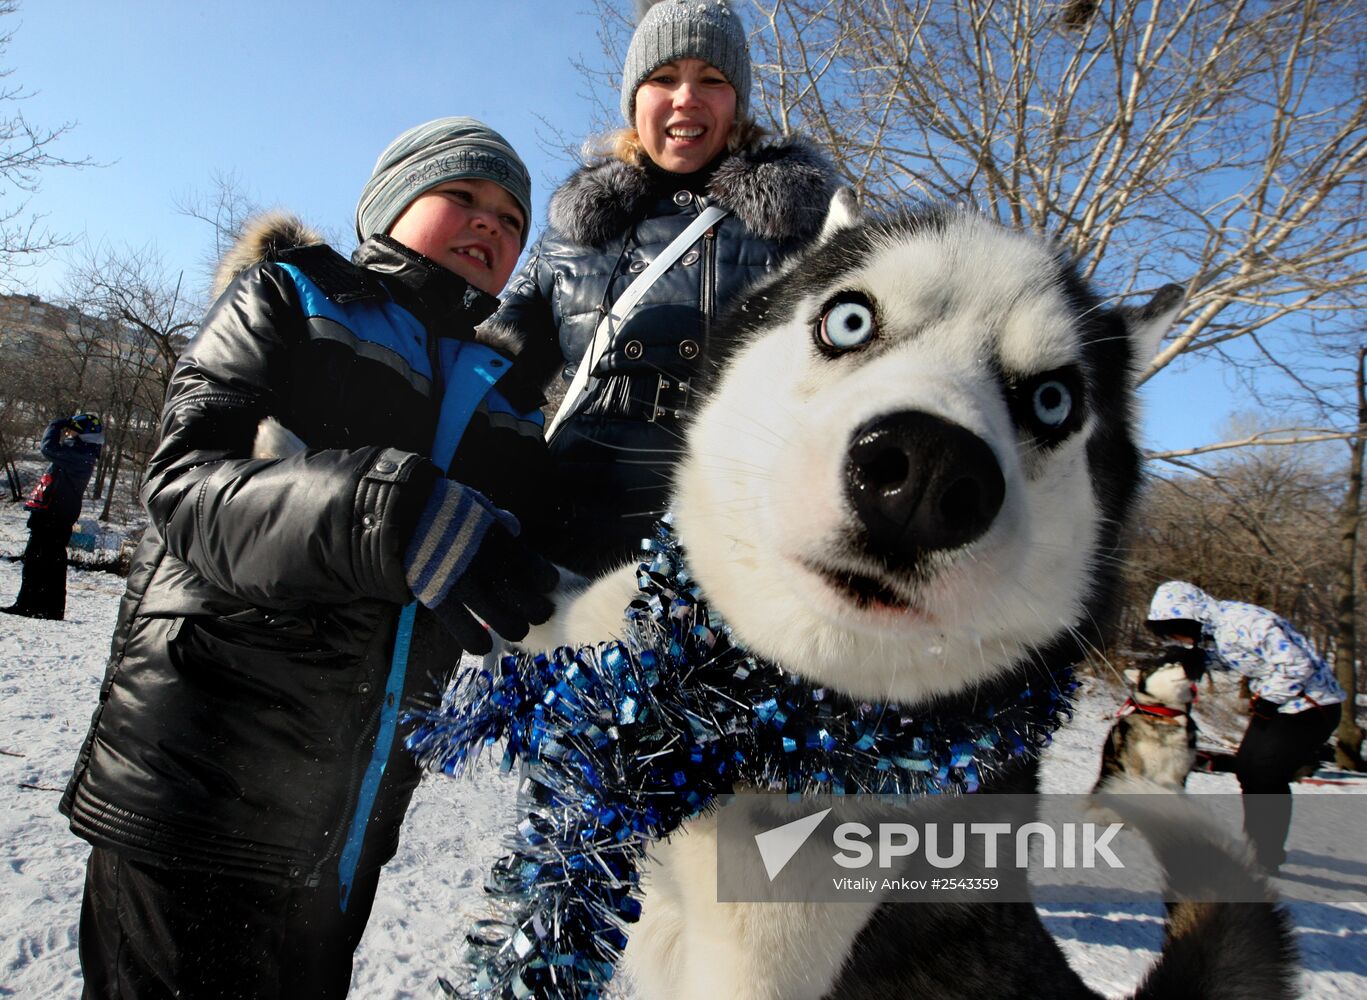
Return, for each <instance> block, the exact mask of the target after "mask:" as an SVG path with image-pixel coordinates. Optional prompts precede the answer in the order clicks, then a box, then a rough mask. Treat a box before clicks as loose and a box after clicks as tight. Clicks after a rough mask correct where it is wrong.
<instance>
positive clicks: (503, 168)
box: [356, 118, 532, 246]
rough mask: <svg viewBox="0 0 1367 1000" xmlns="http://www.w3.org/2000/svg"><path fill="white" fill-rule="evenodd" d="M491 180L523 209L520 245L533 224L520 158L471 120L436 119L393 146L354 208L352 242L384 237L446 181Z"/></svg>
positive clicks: (528, 184) (378, 163) (528, 185)
mask: <svg viewBox="0 0 1367 1000" xmlns="http://www.w3.org/2000/svg"><path fill="white" fill-rule="evenodd" d="M466 178H474V179H477V180H486V181H493V182H494V183H495V184H497V185H498V186H499V187H501V188H503V189H504V190H505V191H507V192H508V193H509V194H510V195H512V196H513V198H514V199H516V201H517V203H518V204H519V205H521V206H522V213H523V216H524V217H525V225H523V227H522V245H523V246H526V245H527V234H528V232H530V230H531V222H532V178H531V175H530V174H529V173H527V167H526V165H525V164H523V162H522V160H521V158H520V157H519V156H518V155H517V153H516V152H515V151H514V150H513V147H512V146H511V145H509V143H508V140H507V139H505V138H503V136H501V135H499V134H498V133H497V132H495V131H494V130H493V129H491V128H490V127H489V126H488V125H485V124H484V123H483V122H482V121H479V120H477V119H474V118H438V119H436V120H435V121H430V122H427V123H426V124H423V125H418V126H416V127H414V128H411V129H409V130H408V131H407V132H405V133H403V135H401V136H399V137H398V138H397V139H395V140H394V141H393V142H391V143H390V144H389V145H388V146H387V147H386V148H385V151H384V152H383V153H381V154H380V158H379V159H378V160H376V161H375V169H374V170H373V171H372V172H371V174H370V180H369V181H367V182H366V186H365V189H364V190H362V191H361V200H360V201H359V202H357V203H356V238H357V239H361V240H364V239H365V238H367V237H368V236H373V235H375V234H376V233H387V232H389V227H390V226H392V225H394V222H395V221H396V220H397V219H398V218H399V216H400V215H402V214H403V210H404V209H406V208H407V207H408V206H409V205H410V204H411V203H412V201H413V199H415V198H417V197H418V196H419V195H421V194H423V193H424V192H426V191H430V190H431V189H432V188H434V187H436V186H437V185H438V184H445V183H446V182H447V181H455V180H463V179H466Z"/></svg>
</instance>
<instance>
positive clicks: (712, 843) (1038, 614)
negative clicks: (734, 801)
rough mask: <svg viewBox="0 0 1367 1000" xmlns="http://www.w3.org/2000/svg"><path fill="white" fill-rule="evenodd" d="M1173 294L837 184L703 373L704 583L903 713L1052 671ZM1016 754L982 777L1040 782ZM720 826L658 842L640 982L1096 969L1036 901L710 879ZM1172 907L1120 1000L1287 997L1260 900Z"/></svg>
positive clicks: (877, 989) (897, 983) (791, 987)
mask: <svg viewBox="0 0 1367 1000" xmlns="http://www.w3.org/2000/svg"><path fill="white" fill-rule="evenodd" d="M1181 302H1182V293H1181V291H1180V289H1177V288H1176V287H1175V286H1167V287H1166V288H1164V289H1163V290H1162V291H1160V292H1159V293H1158V294H1157V295H1156V296H1155V297H1154V298H1153V300H1152V301H1151V302H1149V303H1148V304H1147V305H1146V306H1144V307H1143V308H1140V309H1138V310H1113V309H1108V308H1105V307H1104V306H1103V304H1102V303H1101V302H1100V301H1099V300H1098V298H1097V297H1096V296H1095V295H1094V294H1093V293H1092V292H1091V291H1090V290H1089V289H1088V288H1087V286H1086V285H1085V284H1084V283H1083V281H1082V280H1081V279H1080V278H1079V277H1078V275H1077V274H1076V272H1075V271H1074V269H1073V268H1072V267H1071V266H1070V265H1069V264H1068V263H1067V262H1066V261H1065V260H1064V259H1062V257H1061V255H1060V253H1059V252H1058V251H1057V250H1056V249H1054V248H1052V247H1050V246H1048V245H1045V244H1044V243H1042V242H1041V241H1040V240H1038V239H1037V238H1034V237H1031V236H1028V235H1025V234H1022V233H1018V232H1013V231H1009V230H1006V229H1004V228H1001V227H999V226H997V225H995V224H992V223H991V222H989V221H987V220H985V219H983V218H981V217H979V216H977V215H975V214H972V213H969V212H966V211H959V210H931V211H926V212H922V213H918V214H911V215H906V216H903V217H899V218H895V219H888V220H881V221H865V220H863V219H862V218H861V217H860V216H859V215H858V213H857V210H856V209H855V207H854V205H853V201H852V200H851V199H850V198H849V196H848V195H847V194H842V195H839V196H837V198H836V200H835V202H834V203H833V204H832V207H831V211H830V214H829V216H828V219H827V222H826V226H825V229H824V230H823V233H822V235H821V237H820V238H819V239H818V240H817V241H816V242H815V244H814V245H813V246H811V247H810V248H809V249H808V250H806V251H805V252H803V253H802V254H800V255H799V256H798V257H796V258H795V259H793V260H792V261H790V262H789V263H788V264H787V265H786V266H785V267H784V268H783V269H782V270H781V271H780V272H779V273H777V274H776V275H775V276H773V277H772V278H771V279H768V280H767V281H765V282H763V283H762V284H760V285H759V286H758V287H756V288H755V289H754V290H753V291H752V292H751V293H750V294H749V295H748V296H747V297H746V298H745V300H744V301H743V302H742V303H741V304H739V306H738V308H737V309H736V310H735V311H733V312H732V313H731V314H730V316H729V318H727V319H725V320H724V321H723V325H724V328H725V329H726V332H727V337H726V338H725V343H726V344H727V345H729V346H728V347H727V348H726V349H725V350H726V351H727V356H726V357H724V358H719V359H718V362H717V364H716V367H715V370H714V371H713V372H712V374H711V375H710V376H708V377H707V379H706V382H705V384H704V385H702V386H698V387H697V388H698V389H699V390H700V392H699V395H700V396H701V398H702V399H703V402H702V404H701V406H700V407H699V408H698V409H697V411H696V412H695V414H694V415H693V417H692V419H691V421H690V423H689V426H688V427H687V430H686V439H685V454H684V457H683V459H682V461H681V464H680V467H679V469H678V472H677V476H676V480H675V484H674V507H673V512H674V524H675V528H676V533H677V536H678V538H679V540H680V542H681V544H682V546H683V549H684V551H685V553H686V555H687V559H688V564H689V569H690V572H691V573H692V576H693V578H694V579H695V580H696V581H697V583H698V584H699V586H700V587H701V590H702V592H703V593H704V594H705V596H706V599H707V601H708V604H709V606H710V607H711V608H713V609H714V610H715V611H717V612H719V613H720V615H721V617H722V618H723V619H724V620H725V621H726V622H727V623H728V624H729V626H730V628H731V631H732V637H733V639H734V640H735V641H736V642H738V643H740V644H742V645H744V646H745V647H746V648H747V649H748V650H749V651H750V652H752V653H754V654H755V655H757V656H760V657H763V658H765V659H767V660H770V661H772V662H774V663H776V664H779V665H780V666H782V667H784V668H785V669H786V670H788V671H790V672H793V673H796V674H798V675H800V676H801V677H803V678H804V679H806V680H807V681H809V682H811V683H812V684H815V685H820V686H823V687H826V688H828V689H832V690H834V691H837V692H842V693H844V694H845V695H848V696H851V697H853V698H856V699H869V700H884V701H889V702H894V703H896V704H898V705H899V706H903V707H904V708H905V709H906V710H909V711H913V712H914V711H915V709H916V706H929V705H930V704H932V703H933V704H934V705H936V706H937V707H946V706H948V707H951V708H960V709H962V710H963V711H965V712H967V711H971V710H972V708H973V707H974V706H976V705H978V704H979V703H980V702H988V701H990V698H991V697H992V696H993V694H994V692H1000V691H1019V690H1020V689H1021V688H1022V687H1024V686H1025V684H1026V683H1027V682H1028V680H1029V679H1035V680H1036V681H1037V682H1042V683H1047V682H1048V677H1049V669H1050V668H1054V669H1056V668H1058V667H1061V666H1063V665H1066V664H1068V663H1072V662H1076V661H1077V660H1078V659H1080V658H1081V653H1082V650H1083V648H1084V647H1085V646H1087V645H1088V644H1090V643H1092V642H1095V641H1098V639H1099V636H1097V634H1096V630H1097V628H1098V627H1099V625H1098V623H1099V622H1102V621H1103V620H1104V619H1105V617H1106V611H1107V608H1108V604H1109V603H1110V600H1111V595H1112V591H1113V585H1114V581H1115V575H1116V569H1117V562H1118V556H1119V547H1120V541H1119V535H1120V532H1121V530H1122V528H1123V526H1124V524H1125V521H1126V519H1127V517H1128V515H1129V511H1130V508H1131V504H1132V501H1133V499H1134V496H1135V492H1136V489H1137V486H1138V483H1139V478H1140V461H1139V455H1138V451H1137V449H1136V447H1135V445H1134V442H1133V437H1132V428H1131V424H1132V399H1133V388H1134V379H1135V373H1136V371H1137V370H1138V369H1139V368H1140V366H1141V365H1142V362H1143V361H1144V360H1145V359H1147V358H1149V357H1151V356H1152V355H1153V353H1154V351H1155V350H1156V348H1157V344H1158V342H1159V340H1160V339H1161V337H1162V335H1163V333H1164V332H1165V330H1166V329H1167V327H1168V325H1169V323H1170V322H1171V320H1172V318H1173V317H1174V316H1175V314H1176V312H1177V310H1178V309H1179V308H1180V306H1181ZM634 590H635V587H634V583H633V575H632V572H631V570H630V568H624V570H623V571H622V572H619V573H616V574H610V575H609V576H607V577H604V578H602V579H600V580H599V581H597V582H596V583H595V584H594V585H593V586H592V587H590V588H589V589H588V590H587V591H586V592H584V593H583V595H582V596H580V597H579V598H578V599H577V600H575V601H573V602H572V603H570V604H568V605H567V606H566V607H565V608H564V609H563V611H562V613H561V615H560V617H559V618H558V619H557V620H556V621H554V622H553V623H552V625H551V626H550V627H549V629H550V630H549V632H547V631H543V632H542V633H541V635H540V636H538V638H537V639H535V640H533V639H531V638H529V640H528V641H529V642H532V641H542V640H543V639H550V640H552V641H551V642H547V646H550V645H553V644H559V643H565V642H568V643H571V644H579V643H587V642H593V641H598V640H603V639H606V638H608V637H610V636H613V635H614V634H620V632H621V621H622V609H623V608H624V607H625V606H626V605H627V603H628V601H629V600H630V599H631V597H632V595H633V593H634ZM1037 767H1038V764H1037V761H1033V760H1022V762H1021V763H1019V764H1018V765H1016V766H1013V767H1012V768H1008V769H1006V770H1005V771H1004V772H1003V773H1000V774H997V775H995V776H994V777H993V778H992V781H991V787H990V790H991V791H997V792H1022V793H1025V792H1033V791H1035V790H1036V788H1037ZM984 790H989V789H987V788H986V787H985V789H984ZM1141 798H1142V797H1141ZM1207 846H1209V845H1207ZM716 850H717V842H716V820H715V817H714V816H703V817H700V818H698V819H696V820H694V821H692V822H690V823H689V824H688V826H687V828H686V830H685V831H684V835H682V836H674V837H672V838H670V839H669V840H668V841H667V842H665V843H663V844H660V845H658V846H657V847H656V848H655V850H654V861H653V864H652V867H651V868H650V869H649V870H648V871H647V872H646V881H645V899H644V910H643V914H642V917H641V921H640V923H639V924H638V925H636V926H635V927H634V928H632V929H631V933H630V941H629V944H628V947H627V950H626V959H625V960H626V964H627V965H628V967H629V970H630V972H631V974H632V977H633V979H634V981H635V983H636V986H637V988H638V990H639V991H640V993H641V995H642V996H644V997H646V998H649V1000H659V998H702V997H707V998H711V997H727V998H748V1000H760V998H765V1000H770V998H772V1000H780V998H782V1000H818V998H823V997H825V998H840V1000H852V998H868V1000H874V998H878V1000H885V998H888V997H913V996H915V997H935V998H937V1000H952V998H964V1000H967V998H973V1000H983V998H986V997H994V998H995V997H1034V998H1041V997H1043V998H1060V997H1093V996H1095V995H1096V994H1094V993H1092V992H1091V991H1090V990H1088V989H1087V988H1086V986H1085V985H1084V984H1083V983H1082V981H1081V980H1080V979H1079V978H1078V977H1077V975H1076V974H1075V973H1074V972H1073V971H1072V970H1071V969H1070V968H1069V967H1068V965H1067V962H1066V961H1065V959H1064V957H1063V954H1062V952H1061V951H1060V949H1059V948H1058V946H1057V945H1056V944H1055V942H1054V941H1053V939H1052V938H1050V937H1049V935H1048V933H1047V932H1046V931H1045V929H1044V927H1043V925H1042V924H1041V922H1040V920H1039V918H1038V916H1037V915H1036V913H1035V910H1034V908H1033V906H1031V905H1029V904H1007V903H991V904H968V905H965V904H952V903H950V904H930V903H927V904H919V903H918V904H901V905H897V904H891V903H882V904H873V905H870V906H867V907H865V906H859V905H853V904H848V903H840V904H829V905H821V904H784V903H766V904H742V903H718V902H717V901H716V899H715V894H714V891H713V888H712V887H713V886H715V879H716V870H717V868H716V865H717V857H716ZM1211 850H1212V851H1214V848H1211ZM1232 864H1234V862H1232V861H1230V862H1229V863H1228V864H1227V865H1226V867H1228V866H1229V865H1232ZM1241 870H1242V869H1241ZM1248 878H1249V879H1255V878H1256V876H1253V875H1249V876H1248ZM1260 891H1265V890H1260ZM1170 916H1171V919H1170V923H1169V927H1168V943H1167V946H1166V947H1165V950H1164V954H1163V956H1162V959H1161V960H1160V962H1159V963H1158V965H1157V966H1156V968H1155V969H1154V970H1153V971H1152V972H1151V973H1150V975H1149V977H1148V979H1147V980H1146V982H1145V984H1144V986H1143V987H1141V990H1140V993H1139V995H1140V996H1144V997H1176V996H1198V995H1199V996H1202V997H1206V998H1212V997H1213V998H1220V997H1231V998H1232V997H1239V998H1242V1000H1247V998H1257V997H1278V996H1287V995H1290V993H1289V986H1288V980H1289V978H1290V977H1291V975H1292V972H1291V963H1290V961H1289V955H1290V945H1289V939H1288V937H1287V934H1286V931H1285V928H1284V926H1283V920H1282V918H1281V916H1280V914H1279V912H1278V911H1277V909H1276V908H1275V906H1274V905H1273V904H1271V903H1270V902H1269V903H1267V904H1250V905H1244V906H1223V907H1222V906H1220V905H1218V904H1208V903H1195V902H1191V901H1186V902H1178V903H1176V904H1174V905H1173V907H1172V908H1171V911H1170Z"/></svg>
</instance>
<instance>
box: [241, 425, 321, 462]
mask: <svg viewBox="0 0 1367 1000" xmlns="http://www.w3.org/2000/svg"><path fill="white" fill-rule="evenodd" d="M307 448H308V446H307V445H306V444H304V442H303V441H301V440H300V439H299V438H298V437H297V436H296V435H295V434H294V433H293V432H292V431H291V430H290V429H289V428H288V427H286V426H285V425H284V424H282V423H281V422H280V421H278V420H276V419H275V418H274V417H267V418H266V419H265V420H263V421H261V423H259V424H257V426H256V440H254V441H253V442H252V458H288V457H289V456H290V455H294V454H297V453H298V452H301V451H305V450H306V449H307Z"/></svg>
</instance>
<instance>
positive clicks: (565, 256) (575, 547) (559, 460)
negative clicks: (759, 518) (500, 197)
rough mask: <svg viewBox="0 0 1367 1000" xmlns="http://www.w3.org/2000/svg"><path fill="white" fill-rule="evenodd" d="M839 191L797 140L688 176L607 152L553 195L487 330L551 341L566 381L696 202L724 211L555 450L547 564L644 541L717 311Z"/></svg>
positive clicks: (623, 344) (625, 339) (816, 221)
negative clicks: (558, 542)
mask: <svg viewBox="0 0 1367 1000" xmlns="http://www.w3.org/2000/svg"><path fill="white" fill-rule="evenodd" d="M833 191H834V177H833V172H832V170H831V167H830V165H829V163H828V162H827V161H826V159H825V158H824V156H823V155H822V154H821V153H819V152H818V151H817V150H816V149H815V148H814V147H812V146H809V145H807V144H806V143H804V142H802V141H800V140H797V139H788V140H784V141H781V142H777V143H773V144H760V145H756V146H753V147H751V148H747V149H743V150H741V151H739V152H736V153H732V154H729V155H726V156H724V157H723V158H722V159H721V161H720V162H719V163H718V164H717V165H716V166H715V168H714V169H712V170H710V171H708V172H706V173H704V174H696V175H679V174H670V173H667V172H665V171H663V170H659V169H657V168H654V167H641V166H636V165H633V164H629V163H625V162H622V161H620V160H611V161H609V162H606V163H601V164H597V165H593V166H589V167H585V168H583V169H581V170H579V171H577V172H576V173H574V174H573V175H572V176H571V177H570V178H569V179H568V180H567V181H566V182H565V183H564V184H563V185H562V186H561V187H560V189H559V190H558V191H556V193H555V195H554V196H553V197H552V199H551V207H550V227H549V228H548V229H547V230H546V231H545V232H544V233H543V234H542V236H541V238H540V240H539V241H538V242H537V244H536V245H535V246H534V247H533V249H532V252H531V256H530V258H529V259H528V261H527V263H526V264H525V265H524V267H523V269H522V271H521V272H520V273H519V275H518V276H517V277H516V278H514V279H513V282H512V284H511V285H510V286H509V290H508V294H507V295H506V296H505V297H504V300H503V304H502V306H500V308H499V311H498V313H497V314H496V315H495V316H494V319H493V320H492V321H491V322H490V324H489V325H490V326H491V327H498V328H504V329H505V330H507V329H511V330H512V331H516V332H517V333H520V334H521V335H522V336H523V337H524V338H526V340H527V341H528V349H529V350H539V351H546V350H547V349H549V350H550V351H551V352H552V353H553V355H554V356H555V357H556V359H558V360H559V361H560V363H561V364H563V365H564V366H565V367H564V371H563V377H564V379H565V381H569V380H570V378H572V377H573V374H574V370H575V366H576V365H578V363H579V362H580V360H581V359H582V358H583V356H584V350H585V348H586V347H587V346H588V344H589V343H590V341H591V340H592V339H593V333H594V330H595V329H596V328H597V326H598V323H599V321H600V320H601V319H602V317H603V316H604V314H605V313H606V312H607V311H608V310H610V309H611V308H612V306H613V304H614V303H615V302H616V301H617V299H618V297H619V296H620V295H621V294H622V293H623V292H624V291H626V289H627V287H628V286H629V285H630V284H631V282H632V281H633V280H634V279H635V278H636V276H637V275H638V274H639V273H640V272H641V271H643V270H645V268H646V267H647V266H648V265H649V264H650V262H651V261H652V260H654V259H655V258H656V257H658V256H659V255H660V253H661V252H662V251H663V250H664V249H665V248H666V247H667V246H669V244H670V243H671V242H673V240H674V238H675V237H676V236H678V234H679V233H681V232H682V231H683V230H684V229H686V228H687V227H688V225H689V224H690V223H692V222H693V221H694V220H695V219H696V218H697V217H698V215H699V213H700V212H701V211H702V209H703V208H704V207H706V206H708V205H713V204H715V205H718V206H720V207H722V208H725V209H728V210H729V211H730V214H729V215H727V216H726V217H725V218H724V219H722V220H721V222H719V223H718V224H717V225H716V226H714V227H713V229H712V230H710V231H709V233H708V234H707V235H706V236H705V237H704V238H703V239H702V240H701V241H700V242H699V243H698V245H697V246H695V247H693V248H692V249H690V251H689V252H687V253H686V254H685V255H684V256H683V257H682V258H681V259H680V260H678V261H677V262H676V263H675V264H674V265H673V266H672V267H671V268H670V269H669V270H668V271H666V272H665V273H664V274H663V275H661V276H660V278H659V280H658V281H656V283H655V284H654V285H652V286H651V288H650V291H649V292H648V293H647V294H646V296H645V298H644V299H642V300H641V302H640V303H639V304H638V305H637V306H636V308H635V310H633V312H632V313H631V315H630V316H629V317H628V318H627V320H626V322H624V323H623V324H622V325H621V327H620V328H619V329H618V330H617V331H616V332H615V335H614V336H613V338H612V341H611V343H610V344H609V346H608V349H607V351H606V352H605V353H604V354H603V357H602V360H601V361H600V362H599V364H598V367H597V370H596V371H595V372H594V373H593V374H594V375H595V376H599V381H598V384H597V386H596V387H595V389H594V391H593V394H592V395H591V397H590V399H589V401H588V403H587V405H586V406H585V407H584V409H583V410H581V411H580V412H579V413H578V414H577V415H576V416H575V417H573V418H572V419H570V420H568V421H566V422H565V423H564V424H562V426H561V428H560V429H559V431H558V432H557V434H556V438H555V440H554V441H553V442H552V443H551V452H552V454H553V456H554V457H555V460H556V477H557V479H556V481H557V483H559V484H561V485H562V486H563V490H562V493H563V499H564V501H565V502H567V503H568V505H569V508H570V509H569V512H568V527H567V530H566V532H565V534H564V543H565V544H563V545H562V546H560V547H559V548H557V549H555V550H554V551H553V553H552V554H553V556H554V557H555V558H556V559H557V561H559V562H562V563H563V564H564V565H566V566H569V567H570V568H571V569H574V570H577V571H579V572H581V573H586V574H590V575H592V574H593V573H595V572H598V571H600V570H603V569H606V568H610V567H612V566H613V565H616V564H618V563H620V562H623V561H625V560H626V559H627V558H629V557H630V555H631V553H632V552H633V551H634V550H635V549H636V547H637V542H638V541H639V540H640V539H641V538H644V537H646V536H648V535H649V534H650V532H651V522H652V521H653V519H654V518H655V517H657V516H658V515H659V514H660V513H661V512H662V511H663V510H664V508H665V505H666V503H667V500H668V487H669V477H670V473H671V470H672V468H673V466H674V458H675V456H676V455H677V454H678V450H679V447H680V443H681V439H680V437H679V427H678V423H677V420H676V416H675V411H676V410H679V409H685V410H686V403H685V402H684V401H683V394H682V393H681V392H680V390H679V388H678V385H679V382H680V380H685V379H688V378H690V377H691V376H693V375H695V374H697V373H698V372H700V371H702V370H703V365H704V364H705V363H706V361H707V359H708V357H709V354H711V353H713V351H714V350H715V345H714V344H712V341H713V340H714V339H715V338H716V337H718V336H724V334H725V331H717V330H714V329H712V326H711V324H712V320H713V319H714V318H715V317H716V316H717V315H718V314H719V313H720V312H721V311H722V310H723V309H725V308H726V307H727V306H728V305H729V304H730V303H731V302H732V301H733V300H734V299H735V298H736V297H737V296H738V295H739V294H740V292H741V291H742V290H743V289H744V288H745V287H746V286H747V285H749V284H751V283H752V282H754V281H755V280H757V279H758V278H761V277H764V276H765V275H766V274H768V273H769V272H770V271H772V270H773V269H774V268H776V267H777V266H778V265H779V264H780V263H781V262H782V260H783V259H784V258H785V257H786V256H788V255H789V254H790V253H792V252H793V251H794V250H795V249H797V248H798V247H799V246H801V245H802V244H803V243H805V242H806V241H807V240H809V239H811V238H812V237H813V236H815V235H816V234H817V233H818V232H819V231H820V229H821V225H822V223H823V222H824V221H825V217H826V211H827V209H828V207H829V205H830V200H831V195H832V193H833ZM657 404H658V406H657ZM657 410H658V411H660V412H657ZM571 487H572V488H571Z"/></svg>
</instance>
